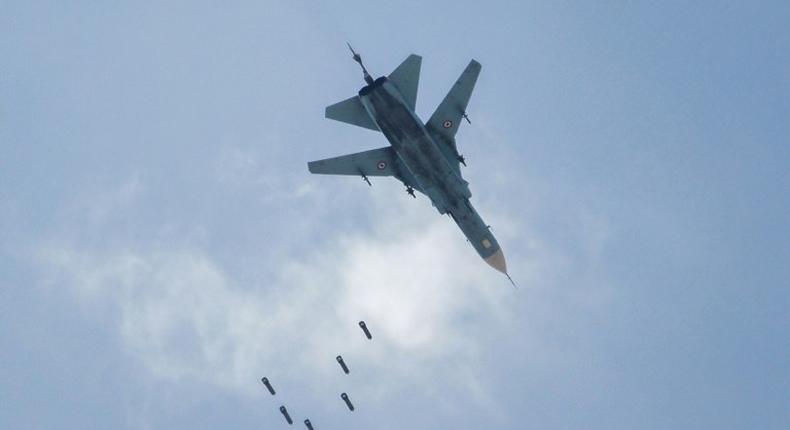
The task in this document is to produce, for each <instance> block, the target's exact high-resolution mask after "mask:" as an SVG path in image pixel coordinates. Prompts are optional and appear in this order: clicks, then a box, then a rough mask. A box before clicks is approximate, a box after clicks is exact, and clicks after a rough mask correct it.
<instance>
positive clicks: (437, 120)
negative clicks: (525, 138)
mask: <svg viewBox="0 0 790 430" xmlns="http://www.w3.org/2000/svg"><path fill="white" fill-rule="evenodd" d="M349 49H351V53H352V55H353V59H354V61H356V62H357V63H359V65H360V66H361V67H362V75H363V78H364V79H365V83H366V85H365V86H364V87H362V89H360V90H359V93H358V94H357V95H355V96H353V97H351V98H349V99H346V100H343V101H341V102H339V103H335V104H333V105H331V106H328V107H327V108H326V113H325V116H326V117H327V118H329V119H333V120H336V121H342V122H345V123H348V124H352V125H356V126H359V127H364V128H367V129H370V130H374V131H378V132H381V133H382V134H384V137H385V138H387V140H388V141H389V146H386V147H384V148H378V149H373V150H369V151H364V152H358V153H355V154H348V155H343V156H340V157H334V158H328V159H324V160H318V161H311V162H309V163H308V164H307V167H308V170H309V171H310V172H311V173H316V174H325V175H357V176H361V177H362V179H363V180H364V181H365V182H367V183H368V185H371V184H370V180H369V179H368V177H369V176H392V177H394V178H396V179H398V180H399V181H401V182H402V183H403V184H404V185H405V187H406V192H407V193H408V194H409V195H411V196H412V197H416V195H415V194H414V192H415V191H418V192H420V193H422V194H424V195H425V196H427V197H428V199H429V200H430V201H431V203H432V204H433V206H434V207H435V208H436V210H438V211H439V213H440V214H442V215H444V214H448V215H449V216H450V217H452V219H453V220H454V221H455V223H456V224H458V227H460V229H461V231H462V232H463V233H464V235H466V238H467V239H468V240H469V243H471V244H472V246H473V247H474V248H475V250H476V251H477V253H478V254H479V255H480V257H482V258H483V260H485V262H486V263H488V264H489V265H490V266H491V267H493V268H494V269H496V270H498V271H500V272H502V273H504V274H505V275H506V276H508V279H510V276H509V275H508V274H507V264H506V263H505V255H504V254H503V253H502V249H501V248H500V246H499V243H498V242H497V240H496V238H494V235H493V234H492V233H491V229H490V227H489V226H488V225H487V224H486V223H485V222H483V219H482V218H480V215H478V213H477V211H476V210H475V208H474V207H473V206H472V203H471V202H470V201H469V198H470V197H472V193H471V192H470V191H469V183H468V182H467V181H466V180H464V178H463V175H462V174H461V167H460V164H464V165H466V162H465V159H464V157H463V156H462V155H461V154H459V153H458V149H457V148H456V145H455V134H456V133H457V132H458V127H459V125H460V124H461V120H466V121H467V122H470V121H469V117H468V116H467V114H466V105H467V103H468V102H469V97H470V96H471V95H472V89H473V88H474V86H475V83H476V82H477V77H478V75H479V74H480V68H481V66H480V63H478V62H477V61H475V60H472V61H471V62H469V65H468V66H466V69H465V70H464V71H463V73H461V76H460V77H459V78H458V80H457V81H456V82H455V84H454V85H453V87H452V88H451V89H450V92H449V93H447V96H445V98H444V100H443V101H442V103H441V104H440V105H439V107H438V108H437V109H436V111H435V112H434V113H433V115H431V117H430V119H429V120H428V121H427V122H425V123H424V122H423V121H422V120H421V119H420V117H419V116H417V114H416V113H415V112H414V106H415V103H416V101H417V85H418V82H419V80H420V66H421V64H422V57H420V56H419V55H414V54H412V55H410V56H409V57H408V58H406V60H404V61H403V63H401V64H400V65H399V66H398V67H397V68H396V69H395V70H394V71H393V72H392V73H390V74H389V76H382V77H380V78H377V79H375V80H374V79H373V78H372V77H371V76H370V73H368V70H367V69H366V68H365V66H364V64H362V57H361V56H360V55H359V54H357V53H356V52H355V51H354V49H353V48H351V45H349ZM470 123H471V122H470ZM511 282H512V279H511ZM514 285H515V284H514Z"/></svg>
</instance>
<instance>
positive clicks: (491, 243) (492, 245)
mask: <svg viewBox="0 0 790 430" xmlns="http://www.w3.org/2000/svg"><path fill="white" fill-rule="evenodd" d="M450 214H451V215H452V217H453V220H455V223H456V224H458V227H459V228H460V229H461V231H462V232H463V233H464V236H466V238H467V239H468V240H469V243H471V244H472V246H473V247H474V248H475V251H477V253H478V254H479V255H480V256H481V257H483V258H484V259H485V258H488V257H490V256H492V255H494V254H496V252H497V251H499V249H500V247H499V242H497V240H496V238H495V237H494V235H493V234H492V233H491V229H489V227H488V225H486V223H485V222H483V218H481V217H480V215H479V214H478V213H477V211H476V210H475V208H474V207H473V206H472V203H470V202H469V200H464V202H463V204H462V205H459V206H457V207H456V208H454V209H452V210H451V211H450Z"/></svg>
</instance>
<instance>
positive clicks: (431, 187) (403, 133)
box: [363, 87, 465, 214]
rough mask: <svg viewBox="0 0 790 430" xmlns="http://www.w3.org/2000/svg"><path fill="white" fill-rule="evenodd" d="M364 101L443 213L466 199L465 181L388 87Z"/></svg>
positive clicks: (425, 191)
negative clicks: (464, 193) (464, 195)
mask: <svg viewBox="0 0 790 430" xmlns="http://www.w3.org/2000/svg"><path fill="white" fill-rule="evenodd" d="M363 103H364V104H365V105H366V107H367V108H368V111H369V112H370V113H371V116H372V117H373V118H375V121H376V123H377V125H378V126H379V129H380V130H381V131H382V133H383V134H384V136H385V137H386V138H387V140H389V142H390V144H391V145H392V146H393V148H394V149H395V152H396V153H397V154H398V157H399V158H400V159H401V161H402V163H403V165H404V166H406V168H407V169H409V171H410V173H411V174H412V176H413V177H414V178H415V180H416V181H417V182H418V183H419V185H420V187H421V188H422V191H423V192H424V193H425V194H426V195H427V196H428V197H429V198H430V199H431V201H432V202H433V204H434V206H436V208H437V210H438V211H439V212H440V213H442V214H443V213H446V212H447V211H448V210H450V208H451V207H452V206H455V205H456V204H457V202H458V201H459V200H460V199H462V198H463V191H461V192H459V190H463V189H464V188H465V184H464V183H462V182H461V181H460V180H459V179H458V177H457V176H456V175H455V173H454V172H453V171H452V168H451V167H450V165H449V164H448V162H447V160H446V159H445V158H444V155H443V154H442V153H441V151H440V150H439V149H438V147H437V146H436V144H435V143H434V142H433V140H432V139H431V137H430V135H429V134H428V132H427V131H426V129H425V126H424V125H423V124H422V122H421V121H420V120H419V118H417V117H416V115H414V114H413V113H412V112H411V111H410V110H409V109H408V108H406V106H405V105H404V104H403V102H402V101H401V100H399V99H398V98H397V97H395V96H393V95H392V94H390V92H389V91H387V88H386V87H382V88H380V89H377V91H372V92H371V93H368V94H366V95H365V97H364V99H363Z"/></svg>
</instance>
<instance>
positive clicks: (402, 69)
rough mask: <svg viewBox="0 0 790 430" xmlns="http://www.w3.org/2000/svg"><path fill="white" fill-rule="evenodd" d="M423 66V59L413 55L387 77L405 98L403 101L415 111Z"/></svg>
mask: <svg viewBox="0 0 790 430" xmlns="http://www.w3.org/2000/svg"><path fill="white" fill-rule="evenodd" d="M421 65H422V57H420V56H419V55H415V54H411V55H409V57H408V58H406V59H405V60H403V62H402V63H400V66H398V68H397V69H395V70H393V71H392V73H390V75H389V76H388V77H387V79H389V81H390V82H391V83H392V84H393V85H395V88H397V89H398V92H400V95H401V96H403V101H405V102H406V104H407V105H409V107H410V108H411V110H414V106H415V105H416V104H417V87H418V86H419V84H420V66H421Z"/></svg>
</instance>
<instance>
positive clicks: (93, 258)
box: [36, 191, 513, 397]
mask: <svg viewBox="0 0 790 430" xmlns="http://www.w3.org/2000/svg"><path fill="white" fill-rule="evenodd" d="M123 192H125V191H123ZM383 202H384V200H382V201H381V202H380V203H383ZM387 207H388V209H387V210H383V209H382V208H381V207H380V208H379V209H375V210H377V211H379V212H380V213H381V215H382V217H381V219H380V220H379V222H378V223H377V225H376V228H375V231H373V232H368V231H359V232H354V233H352V234H347V233H343V232H338V235H337V236H335V237H333V238H332V239H331V240H329V241H327V242H326V243H324V244H321V246H318V247H317V248H315V249H314V250H313V251H311V252H310V253H309V254H308V255H305V256H304V257H303V258H300V259H298V260H293V261H291V262H290V263H288V264H287V265H285V266H284V267H282V268H280V270H279V271H278V272H276V275H275V276H274V277H272V278H271V279H257V280H253V281H249V280H247V281H240V280H237V279H234V277H233V276H232V275H230V274H229V273H227V272H226V270H225V269H224V268H223V266H222V265H221V264H220V263H219V262H218V261H217V260H215V259H213V258H212V257H211V256H210V253H209V252H207V251H206V250H205V249H203V248H201V247H200V246H195V245H194V244H189V243H186V244H177V243H170V244H162V243H153V242H152V243H151V244H150V245H148V246H142V247H141V246H139V245H138V246H137V247H135V248H122V247H120V246H119V245H117V244H115V245H113V246H114V247H113V248H111V249H101V250H97V249H91V248H88V247H86V246H83V245H81V244H80V242H78V241H75V240H60V241H58V240H51V241H48V242H46V243H43V244H42V245H41V246H39V247H38V250H37V252H36V258H37V261H38V262H39V263H40V264H41V266H42V268H43V269H44V272H45V273H46V274H47V275H46V276H47V279H48V281H49V284H51V285H65V286H67V288H69V289H71V290H72V291H74V293H76V294H78V295H79V296H80V297H81V298H83V299H84V300H85V301H86V302H87V303H89V306H94V307H96V308H99V307H101V308H105V307H109V308H110V309H112V310H113V311H112V312H110V313H112V314H116V315H117V316H116V317H114V318H112V321H111V322H110V323H111V324H115V325H116V329H117V334H118V335H119V336H120V338H121V340H122V345H123V346H124V348H125V350H126V351H127V352H128V353H129V354H130V355H131V356H133V357H135V359H137V360H139V361H140V362H141V363H143V364H144V365H145V368H147V369H148V370H149V371H150V374H151V375H152V376H154V377H155V378H158V379H161V380H166V381H172V382H178V381H181V380H184V379H189V380H191V381H193V382H194V381H199V382H202V383H205V384H208V385H210V386H212V387H219V388H222V389H226V390H229V391H232V392H237V393H252V392H257V390H258V389H259V388H260V387H258V386H257V384H256V382H255V381H256V379H257V378H259V377H260V376H261V375H262V373H263V372H267V371H278V372H281V373H282V374H283V376H284V377H285V378H287V379H290V380H292V381H297V382H298V381H301V383H302V384H306V385H309V386H313V385H314V388H316V389H318V390H319V391H320V390H321V389H322V388H320V386H321V385H322V384H321V381H324V380H326V378H328V377H329V375H333V374H334V373H335V372H337V369H336V368H335V367H336V363H334V360H333V358H334V355H335V354H336V353H338V351H344V354H348V355H349V356H350V357H353V358H354V360H356V362H357V363H359V362H365V363H366V366H367V367H368V368H370V369H372V370H371V371H374V372H376V373H377V374H379V375H381V377H382V379H381V380H382V381H387V382H388V383H381V384H376V386H375V387H374V386H371V387H370V393H369V394H370V395H371V396H379V397H382V396H386V395H388V392H387V391H386V390H383V391H382V388H381V387H390V388H389V389H391V390H397V389H399V388H402V387H404V386H408V384H410V383H414V382H415V381H417V380H420V379H423V378H429V377H430V376H431V375H432V374H434V375H435V374H436V373H442V372H444V373H447V372H462V373H464V372H468V369H469V368H470V367H473V366H474V361H475V360H476V359H477V357H478V356H479V354H480V342H482V340H483V338H484V337H483V336H480V334H481V333H480V331H481V328H480V324H481V322H482V323H483V325H485V324H491V323H493V324H497V323H498V321H500V320H503V319H505V320H506V319H507V318H508V314H509V306H508V298H509V297H510V296H511V295H512V294H513V291H512V290H511V289H510V288H509V286H508V284H507V283H506V281H504V279H500V277H499V276H498V274H496V273H495V272H493V271H491V270H490V269H489V268H488V267H487V266H486V265H485V264H484V263H483V262H482V261H480V260H479V258H478V257H477V255H476V254H475V253H474V251H473V250H472V249H471V248H468V249H467V247H468V246H467V244H466V243H465V242H464V241H463V239H462V238H461V236H460V234H459V233H458V232H457V231H456V229H455V226H454V225H452V223H451V222H449V221H448V220H446V219H443V218H439V217H430V218H429V219H430V220H431V221H429V222H427V223H426V222H425V215H426V214H425V213H424V212H425V211H424V210H420V209H413V207H414V205H411V206H410V207H407V206H404V207H399V206H398V207H395V208H393V207H392V204H391V202H389V203H388V204H387ZM393 209H395V210H393ZM261 264H266V262H261ZM492 281H493V282H492ZM362 319H364V320H366V321H368V324H369V325H370V327H371V330H373V332H374V335H375V342H376V343H377V346H378V347H377V348H369V347H366V344H365V343H364V342H360V341H359V340H360V339H362V334H361V331H360V330H359V328H358V327H357V325H356V323H357V321H359V320H362ZM405 358H408V359H405ZM449 358H452V362H454V363H457V365H456V366H445V365H444V364H443V363H446V362H447V361H448V359H449ZM469 379H470V378H466V377H459V378H458V380H461V381H462V380H469ZM472 388H474V387H472ZM253 390H256V391H253Z"/></svg>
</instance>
